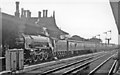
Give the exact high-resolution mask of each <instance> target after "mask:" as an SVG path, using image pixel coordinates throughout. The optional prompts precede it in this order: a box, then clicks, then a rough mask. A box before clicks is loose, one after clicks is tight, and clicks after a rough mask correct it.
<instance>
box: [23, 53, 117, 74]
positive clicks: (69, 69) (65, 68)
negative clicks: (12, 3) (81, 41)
mask: <svg viewBox="0 0 120 75" xmlns="http://www.w3.org/2000/svg"><path fill="white" fill-rule="evenodd" d="M113 53H115V52H109V53H99V54H94V55H91V56H89V57H87V58H84V59H80V60H79V59H78V58H77V60H74V61H72V62H70V61H66V62H65V63H64V64H63V63H62V65H60V64H61V63H59V64H54V65H51V66H49V67H46V68H45V67H42V68H39V69H36V70H34V71H31V72H28V73H32V74H33V73H34V75H46V74H49V75H51V74H60V75H66V74H75V75H76V74H77V73H78V72H80V71H82V70H84V69H86V68H89V64H91V63H92V62H94V61H97V60H99V59H101V58H103V57H109V59H110V58H111V57H112V54H113ZM101 55H102V56H101ZM110 56H111V57H110ZM96 57H97V58H96ZM62 62H63V61H62ZM106 62H107V60H106ZM114 63H115V62H114ZM56 65H57V66H56ZM58 65H60V66H58ZM55 66H56V67H55ZM50 67H51V68H50ZM113 68H114V65H113ZM112 71H113V70H112V69H111V72H110V73H112ZM37 72H38V73H37ZM24 74H25V75H26V73H24ZM91 74H92V73H91ZM91 74H90V75H91ZM22 75H23V74H22Z"/></svg>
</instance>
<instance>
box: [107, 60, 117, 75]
mask: <svg viewBox="0 0 120 75" xmlns="http://www.w3.org/2000/svg"><path fill="white" fill-rule="evenodd" d="M116 63H117V60H115V61H114V63H113V65H112V67H111V68H110V70H109V72H108V75H112V74H113V71H114V68H115V65H116Z"/></svg>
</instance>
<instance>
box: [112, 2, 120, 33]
mask: <svg viewBox="0 0 120 75" xmlns="http://www.w3.org/2000/svg"><path fill="white" fill-rule="evenodd" d="M110 5H111V8H112V11H113V15H114V18H115V22H116V25H117V28H118V32H119V34H120V0H110Z"/></svg>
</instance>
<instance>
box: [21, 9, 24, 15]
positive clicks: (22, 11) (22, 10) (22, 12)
mask: <svg viewBox="0 0 120 75" xmlns="http://www.w3.org/2000/svg"><path fill="white" fill-rule="evenodd" d="M21 17H24V9H23V8H21Z"/></svg>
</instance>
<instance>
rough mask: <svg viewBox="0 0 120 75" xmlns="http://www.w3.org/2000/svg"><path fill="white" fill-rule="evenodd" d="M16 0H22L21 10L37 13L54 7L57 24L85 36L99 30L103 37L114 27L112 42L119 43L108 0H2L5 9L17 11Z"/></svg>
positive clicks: (71, 32)
mask: <svg viewBox="0 0 120 75" xmlns="http://www.w3.org/2000/svg"><path fill="white" fill-rule="evenodd" d="M15 1H20V10H21V8H24V9H26V10H28V9H29V10H30V11H31V12H32V16H38V11H42V10H43V9H48V13H49V15H48V16H51V15H52V13H53V11H55V14H56V15H55V18H56V23H57V25H58V27H60V28H61V29H62V30H64V31H66V32H68V33H70V34H71V35H79V36H81V37H84V38H91V37H93V36H96V35H98V34H100V35H101V36H100V38H101V39H102V40H103V41H104V39H105V37H106V36H105V34H103V33H104V32H106V31H109V30H112V34H111V35H109V34H108V35H109V36H111V37H112V40H111V42H112V43H117V41H118V40H117V39H118V38H117V37H118V36H117V34H118V32H117V27H116V24H115V21H114V17H113V14H112V10H111V7H110V4H109V0H1V2H0V3H1V4H0V5H1V6H0V7H1V8H2V12H5V13H8V14H12V15H14V12H15Z"/></svg>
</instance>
